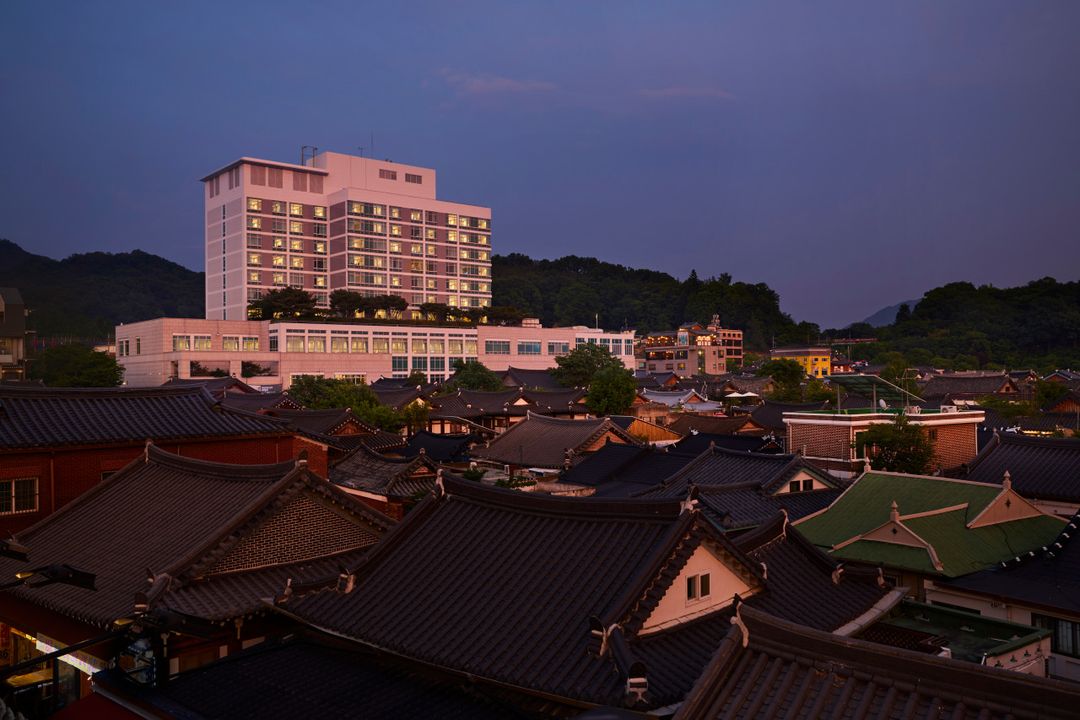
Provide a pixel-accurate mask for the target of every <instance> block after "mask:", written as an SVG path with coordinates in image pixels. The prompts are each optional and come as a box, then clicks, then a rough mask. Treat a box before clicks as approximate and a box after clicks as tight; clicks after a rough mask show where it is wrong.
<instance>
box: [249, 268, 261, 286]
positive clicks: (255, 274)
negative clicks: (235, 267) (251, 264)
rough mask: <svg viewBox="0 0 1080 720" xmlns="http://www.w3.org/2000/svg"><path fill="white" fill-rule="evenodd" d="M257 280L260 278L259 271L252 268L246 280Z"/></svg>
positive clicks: (254, 281)
mask: <svg viewBox="0 0 1080 720" xmlns="http://www.w3.org/2000/svg"><path fill="white" fill-rule="evenodd" d="M259 280H260V278H259V271H258V270H254V271H252V272H249V273H248V282H252V283H257V282H259Z"/></svg>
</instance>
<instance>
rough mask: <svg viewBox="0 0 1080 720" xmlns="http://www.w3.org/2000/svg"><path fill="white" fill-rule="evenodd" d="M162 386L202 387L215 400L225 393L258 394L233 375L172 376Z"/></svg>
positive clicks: (222, 396) (258, 393)
mask: <svg viewBox="0 0 1080 720" xmlns="http://www.w3.org/2000/svg"><path fill="white" fill-rule="evenodd" d="M162 387H202V388H206V391H207V392H208V393H210V394H211V395H212V396H213V397H214V399H215V400H222V399H224V397H225V396H226V394H232V393H236V394H240V393H243V394H245V395H260V394H262V393H260V392H259V391H258V390H256V389H255V388H253V387H251V386H250V385H248V384H247V383H246V382H244V381H243V380H241V379H239V378H234V377H223V378H218V377H210V378H173V379H171V380H168V381H166V382H165V383H164V384H163V385H162Z"/></svg>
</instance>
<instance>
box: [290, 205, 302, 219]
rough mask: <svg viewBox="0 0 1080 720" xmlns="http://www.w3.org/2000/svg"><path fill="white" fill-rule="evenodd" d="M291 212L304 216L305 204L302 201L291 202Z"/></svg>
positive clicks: (294, 214) (293, 214)
mask: <svg viewBox="0 0 1080 720" xmlns="http://www.w3.org/2000/svg"><path fill="white" fill-rule="evenodd" d="M289 214H290V215H292V216H293V217H304V206H303V205H301V204H300V203H289Z"/></svg>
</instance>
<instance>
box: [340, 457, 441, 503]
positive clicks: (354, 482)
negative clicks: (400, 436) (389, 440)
mask: <svg viewBox="0 0 1080 720" xmlns="http://www.w3.org/2000/svg"><path fill="white" fill-rule="evenodd" d="M437 470H438V467H437V465H436V464H435V463H434V462H432V461H431V460H430V459H428V457H427V456H426V455H423V454H421V455H417V456H416V457H415V458H412V459H411V460H410V459H406V458H388V457H386V456H384V455H379V454H378V453H376V452H374V451H372V450H369V449H368V448H366V447H362V446H361V447H358V448H356V449H355V450H353V451H352V452H351V453H350V454H349V455H347V456H345V457H344V458H342V459H341V460H339V461H338V462H337V463H335V464H334V466H333V467H332V468H330V481H331V482H333V483H335V484H336V485H341V486H342V487H345V488H349V489H351V490H362V491H364V492H368V493H373V494H376V495H382V496H385V497H388V498H394V499H410V498H415V497H416V496H418V495H420V494H423V493H426V492H428V491H430V490H431V488H432V487H433V486H434V485H435V473H436V471H437Z"/></svg>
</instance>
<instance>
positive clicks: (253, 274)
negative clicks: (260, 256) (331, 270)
mask: <svg viewBox="0 0 1080 720" xmlns="http://www.w3.org/2000/svg"><path fill="white" fill-rule="evenodd" d="M248 284H250V285H278V286H285V285H292V286H294V287H298V288H302V287H304V285H305V284H306V285H307V286H308V287H314V288H324V287H326V286H327V285H326V276H325V275H302V274H300V273H283V272H275V273H270V280H269V282H267V281H266V280H265V279H264V277H263V274H262V273H261V272H259V271H258V270H252V271H249V272H248ZM249 299H252V298H249Z"/></svg>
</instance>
